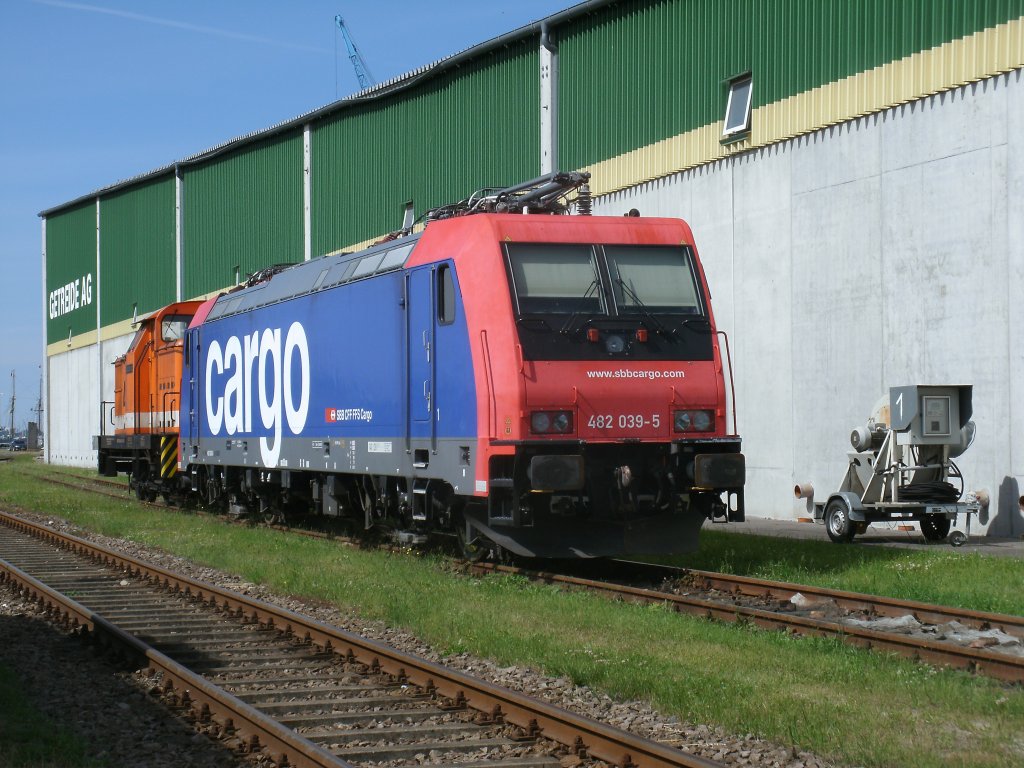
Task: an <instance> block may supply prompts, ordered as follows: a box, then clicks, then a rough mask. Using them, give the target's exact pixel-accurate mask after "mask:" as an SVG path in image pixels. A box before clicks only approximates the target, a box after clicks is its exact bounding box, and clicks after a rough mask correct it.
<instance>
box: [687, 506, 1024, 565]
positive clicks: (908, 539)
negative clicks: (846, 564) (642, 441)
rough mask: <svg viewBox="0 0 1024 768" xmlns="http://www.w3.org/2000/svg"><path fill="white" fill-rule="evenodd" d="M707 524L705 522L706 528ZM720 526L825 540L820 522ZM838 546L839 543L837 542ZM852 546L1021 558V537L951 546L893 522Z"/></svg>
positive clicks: (756, 520) (762, 520)
mask: <svg viewBox="0 0 1024 768" xmlns="http://www.w3.org/2000/svg"><path fill="white" fill-rule="evenodd" d="M707 527H708V526H707V525H705V528H707ZM721 530H724V531H729V532H730V533H748V534H757V535H760V536H783V537H787V538H791V539H817V540H819V541H828V534H827V533H825V526H824V525H822V524H820V523H801V522H798V521H796V520H767V519H765V518H758V517H750V516H748V517H747V522H745V523H730V524H728V525H727V526H726V525H722V527H721ZM836 546H839V545H836ZM853 546H867V547H907V548H911V549H920V548H924V547H942V548H945V549H948V550H949V551H955V552H980V553H981V554H985V555H1000V556H1005V557H1020V558H1024V539H1005V538H996V537H990V536H972V537H971V539H970V541H968V543H967V544H965V545H964V546H962V547H960V548H959V549H956V550H954V549H953V548H952V547H950V545H949V544H948V543H946V542H938V543H933V542H928V541H925V539H924V536H922V535H921V533H920V531H901V530H899V529H898V528H897V526H896V524H895V523H883V524H877V525H872V526H870V527H869V528H868V531H867V533H865V534H863V535H862V536H857V537H856V538H855V539H854V540H853Z"/></svg>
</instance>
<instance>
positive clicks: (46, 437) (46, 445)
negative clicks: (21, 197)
mask: <svg viewBox="0 0 1024 768" xmlns="http://www.w3.org/2000/svg"><path fill="white" fill-rule="evenodd" d="M42 230H43V231H42V238H43V369H42V370H43V414H44V415H45V423H44V420H43V419H40V420H39V421H40V424H39V429H40V430H42V432H43V461H44V462H46V463H47V464H49V463H50V355H49V354H48V353H47V349H46V348H47V346H48V345H47V343H46V342H47V339H48V337H49V334H48V331H49V324H48V323H47V321H48V320H49V306H50V305H49V302H47V301H46V298H47V297H46V217H45V216H43V217H42Z"/></svg>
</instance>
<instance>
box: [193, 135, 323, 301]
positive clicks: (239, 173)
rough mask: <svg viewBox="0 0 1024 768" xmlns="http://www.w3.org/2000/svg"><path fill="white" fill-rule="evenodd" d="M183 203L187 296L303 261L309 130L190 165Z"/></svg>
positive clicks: (258, 143)
mask: <svg viewBox="0 0 1024 768" xmlns="http://www.w3.org/2000/svg"><path fill="white" fill-rule="evenodd" d="M183 207H184V215H183V219H184V222H183V227H184V233H183V238H182V239H183V253H184V262H185V263H184V273H185V285H184V286H183V290H182V293H183V295H184V297H185V298H190V297H193V296H198V295H201V294H204V293H209V292H211V291H215V290H218V289H220V288H223V287H225V286H227V285H231V284H233V283H234V279H235V267H236V266H237V267H238V268H239V270H240V272H241V277H242V279H243V280H244V279H245V276H246V275H248V274H250V273H252V272H255V271H256V270H258V269H261V268H262V267H265V266H267V265H269V264H277V263H284V262H297V261H302V258H303V215H302V132H301V130H295V131H291V132H289V133H287V134H284V135H283V136H280V137H275V138H273V139H269V140H263V141H260V142H257V143H254V144H251V145H249V146H247V147H245V148H244V149H241V150H236V151H234V152H232V153H230V154H227V155H225V156H223V157H219V158H215V159H213V160H211V161H210V162H209V163H207V164H205V165H203V166H200V167H198V168H188V169H187V170H186V171H185V175H184V203H183Z"/></svg>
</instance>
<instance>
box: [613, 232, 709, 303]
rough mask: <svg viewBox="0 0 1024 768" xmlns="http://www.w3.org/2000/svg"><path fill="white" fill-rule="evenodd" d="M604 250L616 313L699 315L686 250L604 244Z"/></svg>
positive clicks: (698, 296) (692, 275)
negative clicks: (616, 308) (651, 312)
mask: <svg viewBox="0 0 1024 768" xmlns="http://www.w3.org/2000/svg"><path fill="white" fill-rule="evenodd" d="M604 250H605V256H606V258H607V259H608V273H609V275H610V276H611V280H612V292H613V294H614V296H615V304H616V306H617V307H618V310H619V313H620V314H637V313H640V314H642V313H644V312H650V311H654V312H658V313H669V314H689V315H699V314H703V310H702V308H701V301H700V293H699V292H698V290H697V276H696V274H695V273H694V270H693V261H692V259H691V258H690V254H689V251H688V250H687V249H685V248H673V247H657V246H620V245H614V246H613V245H608V246H605V249H604Z"/></svg>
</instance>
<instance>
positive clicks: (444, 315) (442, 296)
mask: <svg viewBox="0 0 1024 768" xmlns="http://www.w3.org/2000/svg"><path fill="white" fill-rule="evenodd" d="M437 322H438V323H440V324H441V325H451V324H452V323H454V322H455V280H454V278H453V277H452V269H451V267H450V266H448V265H447V264H442V265H441V267H440V269H438V270H437Z"/></svg>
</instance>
